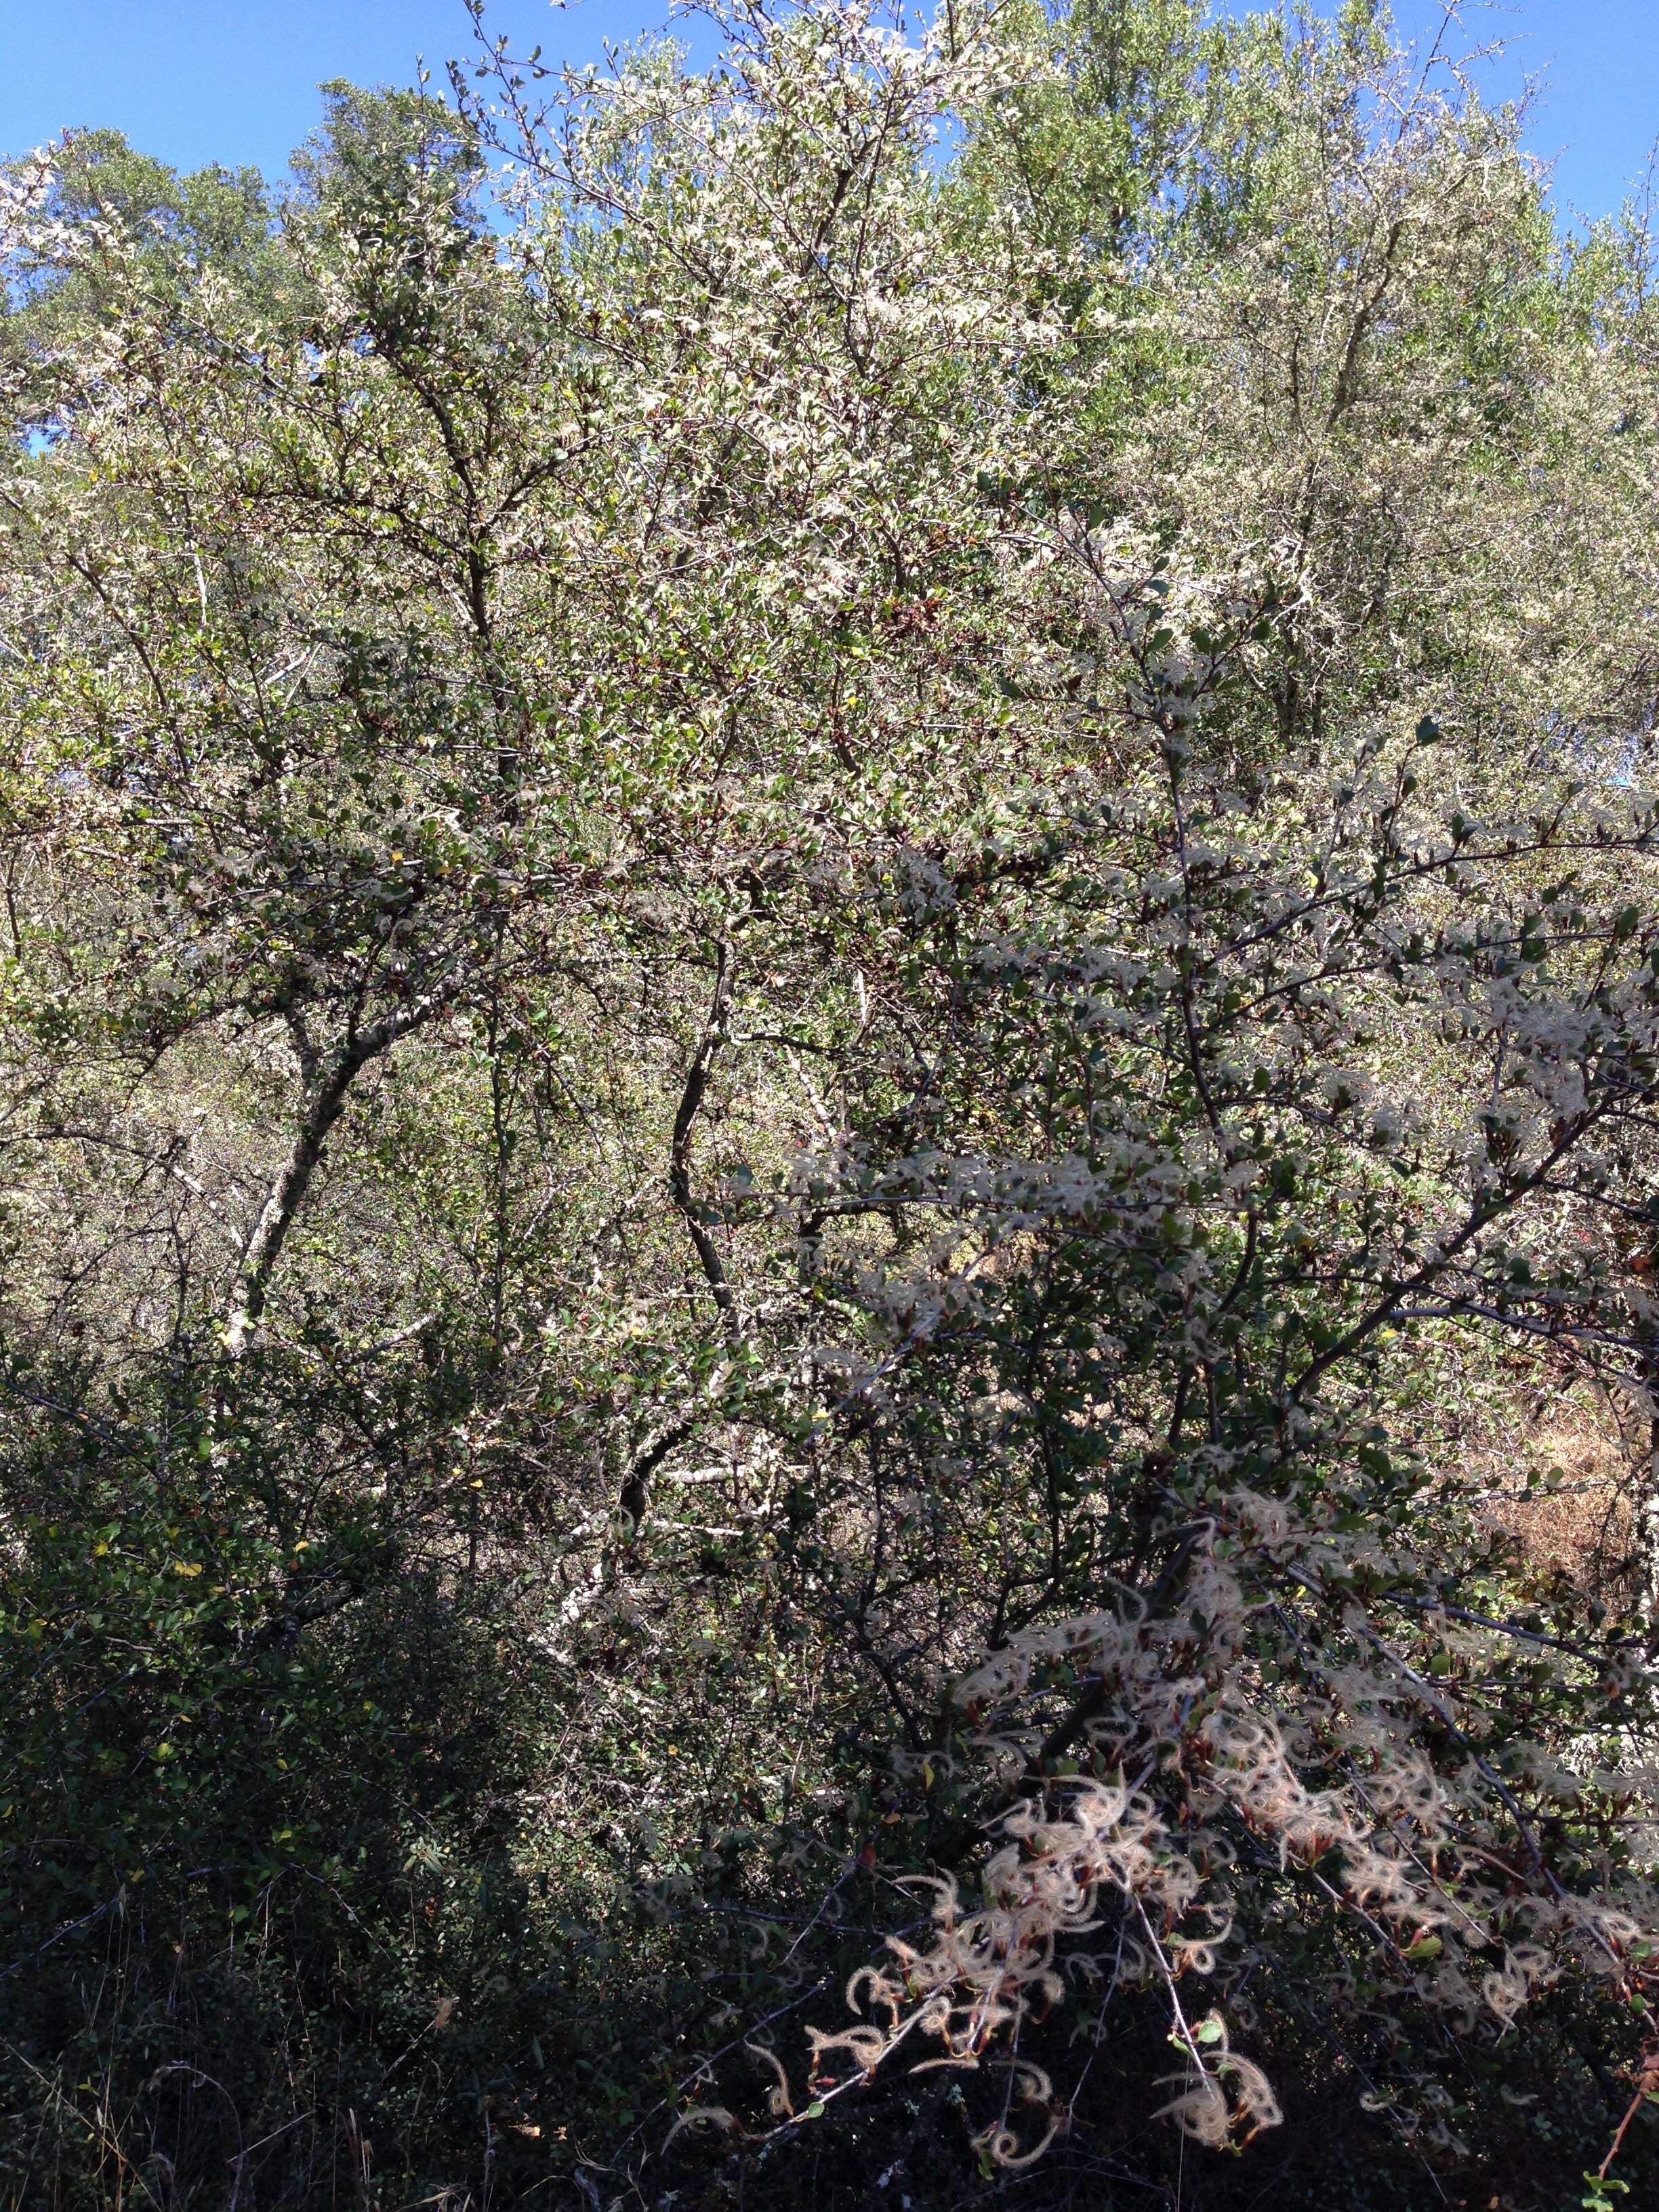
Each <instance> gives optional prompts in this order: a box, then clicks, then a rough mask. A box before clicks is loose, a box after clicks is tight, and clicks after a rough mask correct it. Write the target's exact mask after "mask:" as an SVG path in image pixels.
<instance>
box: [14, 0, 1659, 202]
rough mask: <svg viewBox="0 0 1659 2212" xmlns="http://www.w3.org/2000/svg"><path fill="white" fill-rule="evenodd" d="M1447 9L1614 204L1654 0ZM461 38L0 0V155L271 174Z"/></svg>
mask: <svg viewBox="0 0 1659 2212" xmlns="http://www.w3.org/2000/svg"><path fill="white" fill-rule="evenodd" d="M1229 3H1230V4H1234V5H1237V7H1238V8H1239V9H1240V10H1241V12H1242V10H1243V7H1244V6H1246V5H1247V4H1248V0H1229ZM667 4H668V0H572V4H570V5H569V6H568V7H565V8H560V9H554V8H550V7H549V6H547V5H546V4H545V0H491V4H490V7H489V20H490V21H491V22H492V23H494V24H495V26H496V27H498V28H500V29H503V30H507V31H509V32H511V33H513V35H514V36H515V37H516V38H518V39H520V40H521V41H522V42H523V43H524V44H526V45H528V44H530V43H532V42H533V41H534V40H541V42H542V43H543V45H544V46H545V47H546V49H547V50H548V52H550V54H553V55H555V56H556V57H558V58H562V59H569V60H573V61H577V62H582V61H587V60H592V59H597V58H599V55H600V53H601V52H602V50H603V47H604V44H605V40H607V39H611V40H626V39H629V38H632V37H635V36H637V35H638V34H639V33H640V32H641V31H642V30H645V29H647V28H650V27H655V26H656V25H658V24H659V23H660V22H661V21H662V20H663V18H664V16H665V14H666V10H667ZM1396 13H1397V17H1398V21H1399V23H1400V27H1401V30H1402V32H1403V33H1406V34H1407V36H1413V37H1414V36H1421V35H1424V34H1425V33H1428V34H1431V33H1432V30H1433V29H1434V28H1435V27H1437V26H1438V24H1439V21H1440V19H1441V16H1442V15H1443V7H1442V5H1441V4H1440V0H1396ZM1464 17H1465V22H1466V26H1467V37H1468V40H1469V42H1471V43H1473V42H1474V40H1477V39H1481V40H1483V39H1486V38H1489V37H1491V36H1492V35H1495V34H1501V35H1502V36H1504V38H1505V39H1507V40H1509V41H1510V46H1511V52H1510V56H1509V57H1508V58H1507V59H1506V60H1505V61H1504V63H1503V64H1501V65H1500V66H1499V68H1498V70H1497V72H1496V73H1495V74H1494V75H1493V76H1492V78H1491V80H1490V81H1491V82H1493V83H1494V84H1495V85H1496V86H1498V88H1501V89H1502V90H1504V91H1512V90H1515V89H1518V88H1519V85H1520V83H1521V82H1522V78H1523V77H1524V76H1542V77H1543V78H1544V80H1545V88H1544V91H1543V94H1542V97H1541V100H1540V102H1539V104H1538V106H1537V108H1536V109H1535V111H1534V116H1533V120H1532V124H1531V127H1530V131H1529V138H1530V143H1531V144H1532V146H1533V148H1534V151H1536V152H1537V153H1539V154H1541V155H1544V156H1545V157H1546V158H1547V159H1551V160H1553V161H1555V163H1556V189H1557V195H1558V197H1559V199H1560V200H1561V201H1562V202H1563V203H1564V204H1565V206H1567V207H1568V208H1570V209H1571V210H1575V211H1577V212H1578V213H1580V214H1588V215H1600V214H1603V213H1606V212H1607V211H1609V210H1612V209H1613V208H1616V207H1617V206H1618V204H1619V203H1620V199H1621V198H1622V197H1623V196H1624V194H1625V192H1626V190H1627V189H1628V188H1629V186H1630V185H1631V184H1632V181H1633V180H1634V179H1636V178H1637V177H1638V176H1639V174H1640V173H1641V172H1642V170H1643V168H1644V166H1645V164H1646V161H1647V158H1648V155H1649V153H1650V150H1651V149H1652V146H1653V143H1654V141H1655V138H1656V137H1659V0H1508V4H1505V5H1503V6H1497V7H1481V6H1480V5H1478V4H1466V5H1465V8H1464ZM468 35H469V33H468V27H467V21H466V16H465V11H464V9H463V8H462V6H461V4H460V0H0V149H5V150H8V151H13V152H15V151H18V150H21V149H23V148H25V147H28V146H32V145H36V144H39V143H40V141H41V140H42V139H44V138H47V137H51V136H52V134H53V133H54V132H56V131H59V130H61V129H62V128H63V127H64V125H73V124H113V125H116V126H117V127H118V128H119V129H120V130H123V131H125V132H126V134H127V136H128V137H130V138H131V140H132V141H133V143H135V144H136V145H137V146H140V147H142V148H143V149H144V150H145V151H146V152H147V153H152V154H155V155H160V156H161V159H163V160H164V161H172V162H173V163H175V164H176V165H178V166H179V167H196V166H198V165H199V164H201V163H202V162H204V161H224V162H227V163H230V164H233V165H234V164H235V163H238V162H242V161H252V162H254V163H257V164H258V166H259V167H261V168H264V169H265V170H266V171H268V172H271V173H280V172H281V170H282V169H283V166H284V164H285V162H286V160H287V156H288V153H289V149H290V148H291V147H293V146H294V145H295V144H296V143H298V142H299V140H301V138H303V137H304V136H305V134H306V133H307V131H309V130H310V129H311V128H312V126H313V125H314V123H315V122H316V120H317V115H318V100H317V94H316V87H317V85H318V83H319V82H320V81H321V80H322V79H324V78H325V77H331V76H347V77H352V78H355V79H356V80H357V81H358V82H371V83H374V82H388V81H392V80H401V81H404V82H406V81H407V80H408V79H409V77H410V75H411V73H412V70H413V67H414V62H415V57H416V54H417V53H424V54H425V55H426V57H427V58H428V61H430V62H432V63H434V64H441V61H442V60H443V58H445V57H446V56H447V55H448V54H450V53H453V52H459V51H460V50H461V49H462V48H464V47H465V45H466V43H467V40H468Z"/></svg>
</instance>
